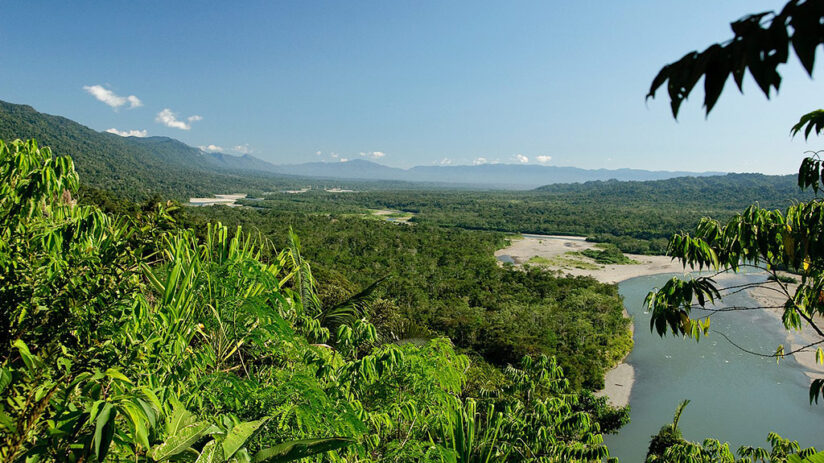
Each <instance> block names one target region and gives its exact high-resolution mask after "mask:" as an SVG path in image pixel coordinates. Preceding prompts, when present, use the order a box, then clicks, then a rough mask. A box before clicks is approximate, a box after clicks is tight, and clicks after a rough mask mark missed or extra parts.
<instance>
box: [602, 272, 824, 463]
mask: <svg viewBox="0 0 824 463" xmlns="http://www.w3.org/2000/svg"><path fill="white" fill-rule="evenodd" d="M671 276H672V275H653V276H647V277H639V278H633V279H631V280H627V281H625V282H623V283H621V284H619V290H620V293H621V295H623V297H624V304H625V305H626V308H627V311H628V312H629V314H630V315H631V316H632V317H633V318H634V321H635V327H636V328H635V347H634V348H633V351H632V353H631V354H630V355H629V357H628V358H627V362H628V363H630V364H631V365H632V366H633V367H634V368H635V385H634V386H633V389H632V395H631V397H630V406H631V407H632V414H631V417H632V422H631V423H630V424H628V425H627V426H625V427H624V428H622V429H621V431H620V432H619V433H618V434H617V435H611V436H606V438H605V440H606V443H607V445H608V447H609V449H610V455H612V456H617V457H619V458H620V460H621V462H622V463H635V462H643V460H644V456H645V455H646V451H647V446H648V445H649V440H650V436H652V435H653V434H656V433H657V432H658V430H659V428H660V427H661V426H662V425H664V424H666V423H669V422H671V421H672V415H673V412H674V411H675V407H676V406H677V405H678V403H679V402H680V401H681V400H683V399H690V400H691V401H692V402H691V403H690V404H689V406H688V407H687V408H686V410H685V412H684V414H683V415H682V417H681V429H682V431H683V433H684V437H685V438H687V439H689V440H692V441H702V440H704V439H705V438H707V437H714V438H717V439H720V440H722V441H727V442H729V443H730V448H731V449H732V450H733V451H736V450H737V449H738V447H739V446H741V445H752V446H760V447H767V446H768V445H769V444H768V443H767V440H766V439H767V433H769V432H770V431H775V432H777V433H778V434H780V435H781V436H783V437H787V438H791V439H794V440H798V441H799V443H800V444H801V445H802V446H805V447H806V446H811V445H815V446H816V447H818V448H822V447H824V436H822V431H824V405H821V404H819V405H810V403H809V400H808V395H807V390H808V387H809V383H810V380H809V379H808V378H807V376H805V375H804V374H803V373H802V372H801V371H800V366H799V365H798V364H797V363H796V362H795V361H794V360H793V359H791V358H787V359H784V360H782V361H781V363H780V364H779V365H776V362H775V360H772V359H765V358H760V357H756V356H754V355H750V354H746V353H744V352H742V351H740V350H739V349H737V348H735V347H734V346H732V345H731V344H730V343H728V342H727V341H725V340H724V339H723V338H722V337H721V336H719V335H717V334H713V333H711V334H710V336H709V337H705V338H703V339H702V340H701V342H699V343H696V342H695V341H690V340H684V339H681V338H673V337H671V336H670V337H666V338H660V337H659V336H658V335H657V334H653V333H651V332H650V330H649V314H645V313H644V308H643V301H644V297H645V296H646V294H647V292H649V291H650V290H651V289H652V288H653V287H656V286H661V285H663V284H664V283H665V282H666V280H668V279H669V278H671ZM734 278H735V279H734V280H731V281H730V284H742V283H746V282H754V281H763V280H764V279H765V276H764V275H763V274H744V275H738V276H735V277H734ZM724 302H725V304H729V305H742V304H746V305H755V302H754V301H753V300H752V299H751V298H749V297H748V296H746V295H745V294H744V293H741V294H737V295H733V296H730V297H728V298H727V299H725V301H724ZM712 329H713V330H718V331H721V332H723V333H725V334H727V336H729V337H730V338H731V339H732V340H733V341H735V342H736V343H737V344H739V345H741V346H742V347H745V348H747V349H750V350H756V351H758V352H763V353H771V352H774V351H775V348H776V347H777V346H778V345H779V344H784V345H785V347H787V348H789V345H788V343H787V332H786V331H784V329H783V326H782V325H781V324H780V320H779V319H778V318H777V317H775V316H774V315H771V314H768V313H766V312H764V311H760V310H759V311H747V312H727V313H719V314H716V315H713V321H712Z"/></svg>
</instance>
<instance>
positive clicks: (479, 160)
mask: <svg viewBox="0 0 824 463" xmlns="http://www.w3.org/2000/svg"><path fill="white" fill-rule="evenodd" d="M487 162H489V161H488V160H487V159H486V158H483V157H480V158H475V160H474V161H472V165H473V166H480V165H482V164H486V163H487Z"/></svg>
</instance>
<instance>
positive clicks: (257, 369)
mask: <svg viewBox="0 0 824 463" xmlns="http://www.w3.org/2000/svg"><path fill="white" fill-rule="evenodd" d="M77 187H78V176H77V174H76V173H75V171H74V166H73V163H72V161H71V160H70V159H69V158H67V157H54V156H52V154H51V152H50V150H48V149H47V148H38V146H37V145H36V144H35V143H34V142H33V141H30V142H22V141H15V142H13V143H10V144H8V145H6V144H4V143H2V142H0V233H2V240H0V331H1V332H2V335H1V336H0V338H2V339H3V342H2V345H0V460H2V461H13V462H17V461H20V462H22V461H26V462H34V461H70V462H95V461H146V462H151V461H156V462H159V461H195V460H196V461H204V462H222V461H237V462H281V461H292V460H296V459H300V458H310V459H314V460H315V461H351V462H354V461H360V462H370V461H437V462H474V461H543V462H567V461H571V462H578V461H581V462H584V461H586V462H592V461H602V460H603V459H604V458H606V457H607V456H608V452H607V449H606V448H605V447H604V446H603V444H602V437H601V432H602V431H610V430H614V429H616V428H617V427H618V426H620V424H621V422H622V420H625V419H626V414H625V413H623V412H622V411H615V410H611V409H609V408H607V407H606V406H605V401H604V399H597V398H595V397H593V396H592V395H591V393H588V392H585V391H581V390H579V389H577V388H576V387H574V386H573V385H571V384H570V382H569V381H568V380H567V379H565V378H564V376H563V371H562V368H561V367H560V366H559V365H558V363H557V362H556V360H555V358H553V357H549V356H544V355H528V356H524V357H523V358H522V359H520V360H519V361H518V362H517V363H513V364H511V365H508V366H506V367H505V368H503V369H500V370H498V369H490V368H488V365H487V364H485V363H483V362H476V361H475V360H474V359H472V358H470V357H467V356H466V355H463V354H459V353H457V352H456V351H455V349H454V348H453V345H452V342H450V340H449V339H447V338H444V337H436V336H430V335H427V336H425V337H419V338H417V339H406V340H400V339H397V337H392V336H391V335H388V334H387V333H388V331H387V330H385V329H378V327H383V328H386V327H387V326H395V325H392V324H391V322H382V321H381V315H380V314H390V313H391V310H387V309H385V308H383V309H381V308H378V307H376V306H378V305H379V303H378V302H377V301H375V302H374V303H373V304H370V297H369V292H370V291H368V290H367V291H364V292H362V293H361V294H356V295H354V297H350V298H347V296H348V293H347V294H343V295H334V294H328V293H327V294H324V293H323V291H321V292H320V293H318V292H317V289H318V285H319V283H318V282H317V281H316V280H315V277H314V276H313V273H312V269H311V267H310V264H309V262H308V261H307V260H305V258H304V256H302V255H301V252H300V251H301V249H304V250H306V251H307V252H308V251H310V250H311V246H310V245H309V243H311V242H312V240H313V238H311V237H307V239H306V240H305V242H304V244H303V248H301V244H300V242H299V240H298V236H297V235H296V234H294V233H292V232H290V231H288V230H286V231H284V234H283V235H282V236H280V237H279V240H278V243H282V244H281V245H279V246H277V245H276V244H273V242H271V241H269V240H268V239H266V238H265V237H262V236H261V234H259V233H249V232H248V231H246V230H244V229H241V228H237V229H235V230H231V231H230V229H229V228H228V227H226V226H225V225H221V224H220V223H212V224H208V225H203V226H202V227H201V228H199V229H197V230H192V229H186V228H184V227H183V226H181V224H179V223H177V222H176V221H175V218H174V215H175V212H176V211H175V210H174V207H173V206H169V205H168V204H162V203H161V204H156V205H154V206H153V207H144V208H137V212H136V213H135V214H133V215H131V216H127V215H116V214H111V213H106V212H104V211H102V210H101V209H100V208H98V207H96V206H94V205H84V204H77V201H76V200H75V199H74V194H75V192H76V191H77ZM309 224H312V223H311V222H310V223H309ZM387 227H391V225H388V224H387ZM421 228H422V227H421ZM378 230H381V228H378ZM393 230H401V228H400V227H396V228H393ZM361 231H365V230H361ZM383 232H384V231H381V232H380V233H383ZM456 233H457V235H456V237H453V238H444V239H458V238H460V239H465V238H467V237H469V236H470V235H469V233H468V232H462V231H458V232H456ZM348 239H351V237H350V238H348ZM498 239H500V238H499V237H494V236H493V237H491V238H489V239H488V244H487V245H488V246H493V244H494V242H495V241H496V240H498ZM413 243H414V242H413ZM333 244H334V243H333V242H332V240H331V239H330V241H329V242H328V243H327V244H326V245H329V246H331V245H333ZM420 244H421V245H422V244H425V243H420ZM389 246H395V247H400V248H403V246H402V245H401V244H400V242H399V241H394V242H390V243H389ZM418 251H419V252H418V253H419V254H425V249H424V248H423V247H421V248H420V249H418ZM413 255H414V254H413ZM342 257H345V256H342ZM348 257H349V258H353V259H354V258H355V254H352V255H350V256H348ZM440 257H442V258H443V259H444V262H446V256H440ZM450 257H452V256H450ZM458 259H461V257H459V258H458ZM427 260H428V262H429V265H435V266H437V265H439V264H438V261H436V260H433V258H428V259H427ZM464 264H466V262H464ZM490 264H491V265H490V266H487V267H489V268H497V267H496V266H495V265H494V263H491V262H490ZM327 265H329V264H328V263H327ZM355 265H357V266H364V265H366V264H365V263H358V264H355ZM375 267H376V268H373V269H372V270H371V271H370V273H373V274H380V272H379V271H381V270H384V269H382V268H381V264H380V263H378V264H377V265H376V266H375ZM451 269H452V271H457V270H458V269H457V267H451ZM329 271H330V272H331V271H332V270H331V269H330V270H329ZM509 273H511V274H512V275H513V278H515V280H514V282H517V281H518V279H519V278H527V277H526V276H518V275H519V274H520V272H509ZM502 275H503V274H499V275H498V276H502ZM524 275H527V274H524ZM349 276H350V277H352V278H353V279H354V276H353V275H351V274H350V275H349ZM387 281H388V282H390V281H392V279H389V280H387ZM523 281H528V280H523ZM541 281H542V280H541V279H536V280H534V281H530V284H532V283H533V282H541ZM418 283H420V284H426V282H425V281H420V282H418ZM432 284H433V285H435V284H437V285H443V286H444V289H442V290H441V291H446V288H447V287H448V285H450V284H452V282H446V281H441V282H432ZM544 286H545V287H544V288H536V289H535V290H533V292H532V293H531V295H530V296H529V297H530V298H536V299H537V298H538V295H539V294H541V292H544V291H556V290H557V291H558V294H559V295H563V296H564V297H566V298H569V299H570V300H577V301H579V303H580V304H588V303H589V302H591V300H592V299H595V300H598V299H599V298H606V299H607V301H606V303H605V305H604V307H605V308H606V309H611V308H614V304H615V302H616V301H617V299H615V298H614V297H609V294H608V293H607V294H604V293H603V291H601V292H600V293H599V292H598V291H597V290H599V289H600V288H598V287H594V288H593V283H592V282H591V281H585V280H560V281H558V282H554V283H553V282H551V281H549V279H547V280H545V281H544ZM579 286H580V287H582V288H584V292H583V293H578V292H577V288H578V287H579ZM490 289H492V290H494V288H490ZM593 289H595V290H596V291H594V292H592V294H589V295H587V291H593ZM565 292H566V293H565ZM467 297H468V296H467ZM472 297H480V296H479V295H473V296H472ZM330 301H340V302H338V303H335V304H334V305H333V302H330ZM514 302H515V301H514V300H511V299H508V298H503V300H502V301H501V307H500V309H501V310H507V308H508V310H515V309H514ZM384 304H391V303H390V302H386V301H385V302H384ZM508 304H512V306H509V305H508ZM553 304H554V302H553ZM558 307H560V306H558ZM581 307H582V308H583V307H588V306H585V305H582V306H581ZM553 308H554V307H553ZM534 316H535V317H537V318H538V319H540V318H541V317H547V318H550V319H551V318H552V314H551V313H549V314H543V315H541V314H535V315H534ZM387 318H389V317H388V316H387ZM582 323H583V322H582ZM621 327H622V329H623V328H625V324H622V325H621ZM570 329H573V330H574V329H578V328H575V327H571V328H570ZM572 339H574V338H570V340H572ZM582 341H587V342H590V343H591V340H588V339H584V340H582ZM602 354H605V353H603V352H602ZM479 369H480V370H483V371H482V372H478V371H477V370H479ZM470 377H474V378H475V379H474V381H475V384H474V385H473V384H472V381H473V380H472V379H471V378H470ZM478 378H482V379H483V378H487V379H489V381H486V382H482V384H480V383H481V381H479V380H478Z"/></svg>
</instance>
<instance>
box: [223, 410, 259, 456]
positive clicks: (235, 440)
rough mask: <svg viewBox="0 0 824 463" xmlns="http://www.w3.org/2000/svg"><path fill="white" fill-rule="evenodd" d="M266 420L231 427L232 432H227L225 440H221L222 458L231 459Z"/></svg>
mask: <svg viewBox="0 0 824 463" xmlns="http://www.w3.org/2000/svg"><path fill="white" fill-rule="evenodd" d="M268 419H269V418H268V417H267V418H264V419H262V420H257V421H247V422H245V423H240V424H237V425H235V426H234V427H232V430H231V431H229V433H228V434H227V435H226V438H224V439H223V445H222V446H223V456H224V457H225V458H231V457H232V456H233V455H234V454H235V452H237V451H238V450H239V449H240V448H241V447H243V446H244V445H245V444H246V441H247V440H248V439H249V438H250V437H252V434H254V433H255V431H257V429H258V428H259V427H261V426H262V425H263V423H266V421H267V420H268Z"/></svg>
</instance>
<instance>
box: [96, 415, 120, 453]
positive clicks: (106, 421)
mask: <svg viewBox="0 0 824 463" xmlns="http://www.w3.org/2000/svg"><path fill="white" fill-rule="evenodd" d="M115 417H117V411H116V410H114V407H113V406H112V404H110V403H107V404H106V405H104V406H103V409H102V410H100V413H98V414H97V420H96V421H95V427H94V454H95V455H97V460H98V461H103V460H104V459H105V458H106V454H107V453H108V452H109V446H111V444H112V438H114V419H115Z"/></svg>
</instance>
